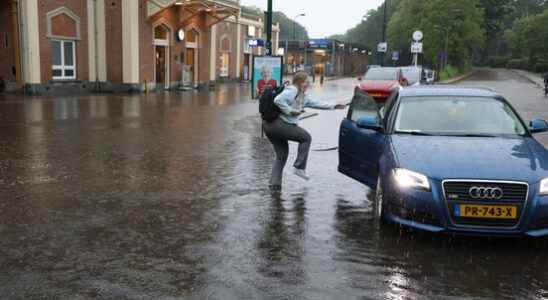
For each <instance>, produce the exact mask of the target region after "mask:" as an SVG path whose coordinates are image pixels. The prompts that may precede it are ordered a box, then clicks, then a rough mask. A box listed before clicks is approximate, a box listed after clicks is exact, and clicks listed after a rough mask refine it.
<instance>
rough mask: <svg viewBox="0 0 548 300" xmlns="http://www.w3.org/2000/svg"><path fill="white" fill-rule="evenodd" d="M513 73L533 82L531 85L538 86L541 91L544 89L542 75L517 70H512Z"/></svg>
mask: <svg viewBox="0 0 548 300" xmlns="http://www.w3.org/2000/svg"><path fill="white" fill-rule="evenodd" d="M511 71H512V72H514V73H516V74H518V75H520V76H521V77H523V78H525V79H527V80H529V81H531V83H533V84H534V85H536V86H538V87H539V88H540V89H544V79H543V78H542V76H541V75H540V74H537V73H533V72H529V71H524V70H517V69H512V70H511Z"/></svg>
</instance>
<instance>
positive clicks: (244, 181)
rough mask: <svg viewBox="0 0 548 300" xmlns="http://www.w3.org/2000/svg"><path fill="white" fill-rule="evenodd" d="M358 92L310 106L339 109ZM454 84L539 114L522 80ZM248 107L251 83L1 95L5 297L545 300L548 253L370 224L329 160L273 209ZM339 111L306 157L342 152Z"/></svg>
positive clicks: (317, 121) (316, 129)
mask: <svg viewBox="0 0 548 300" xmlns="http://www.w3.org/2000/svg"><path fill="white" fill-rule="evenodd" d="M356 83H357V81H355V80H352V79H344V80H336V81H331V82H328V83H326V85H325V86H324V87H323V88H321V87H315V88H314V91H313V93H315V94H316V95H320V96H321V97H322V98H324V99H328V100H330V101H341V102H345V101H348V100H349V98H350V96H351V93H352V88H353V86H354V85H356ZM461 84H466V85H481V86H487V87H492V88H495V89H497V90H498V91H499V92H501V93H502V94H503V95H505V96H506V97H507V98H508V99H509V100H510V101H511V102H512V103H513V104H514V105H515V106H516V108H517V109H518V110H519V111H520V112H521V113H522V114H523V116H524V118H526V119H531V118H532V117H537V116H540V117H545V118H548V109H546V107H545V104H546V102H547V101H548V100H546V99H545V98H543V96H542V93H541V91H540V90H539V89H537V88H535V87H534V86H533V85H532V84H531V83H529V82H528V81H526V80H524V79H522V78H520V77H519V76H517V75H516V74H514V73H511V72H508V71H481V72H480V73H478V74H477V75H476V76H474V77H473V78H470V80H469V81H467V82H463V83H461ZM256 111H257V103H256V102H253V101H250V100H249V89H248V87H247V86H246V85H241V86H240V85H227V86H222V87H220V88H219V89H218V90H217V91H215V92H213V93H197V92H184V93H165V94H164V93H161V94H150V95H125V96H124V95H99V96H80V97H77V98H70V97H64V98H29V99H26V100H25V101H22V99H20V98H19V97H14V96H0V136H1V139H0V195H1V197H0V236H1V239H0V270H1V271H2V272H0V299H96V298H98V299H416V298H425V299H426V298H428V299H462V298H470V299H548V268H546V267H545V265H546V263H547V262H548V258H547V256H546V251H547V250H548V243H547V242H546V240H540V241H533V240H522V239H518V240H516V239H502V240H501V239H485V238H453V237H449V236H440V235H430V234H421V233H413V232H407V231H399V230H398V229H396V228H393V227H382V228H380V227H379V226H378V225H377V224H376V222H375V221H374V219H373V216H372V213H371V204H370V202H369V200H368V194H369V192H370V191H368V190H367V189H366V188H364V187H363V186H361V185H360V184H359V183H357V182H355V181H353V180H351V179H347V178H346V177H344V176H343V175H340V174H338V173H337V171H336V169H337V163H338V158H337V152H336V151H314V152H313V153H312V154H311V157H310V164H309V166H310V169H309V172H310V174H312V175H313V178H312V180H311V181H310V182H303V181H301V180H299V179H297V178H296V177H295V176H293V175H292V174H290V172H287V173H286V176H285V186H284V192H283V193H282V195H281V196H272V195H271V194H270V193H269V191H268V189H267V182H268V177H269V173H270V167H271V164H272V159H273V151H272V149H271V146H270V144H269V143H268V142H267V140H266V139H263V138H261V132H260V123H259V118H258V115H257V113H256ZM344 114H345V112H343V111H325V112H323V111H322V112H320V115H319V116H318V117H315V118H311V119H307V120H306V121H304V122H303V124H302V125H303V126H304V127H305V128H307V129H308V130H310V132H311V134H312V136H313V138H314V142H313V146H312V148H313V149H314V150H323V149H328V148H331V147H334V146H336V145H337V140H338V136H337V135H338V125H339V122H340V120H341V119H342V118H343V117H344ZM540 139H541V140H542V141H543V142H544V143H545V145H546V144H547V143H546V142H548V139H547V138H546V136H545V135H544V136H541V137H540ZM295 150H296V149H295V147H294V146H293V147H291V157H290V160H291V159H292V158H294V155H295Z"/></svg>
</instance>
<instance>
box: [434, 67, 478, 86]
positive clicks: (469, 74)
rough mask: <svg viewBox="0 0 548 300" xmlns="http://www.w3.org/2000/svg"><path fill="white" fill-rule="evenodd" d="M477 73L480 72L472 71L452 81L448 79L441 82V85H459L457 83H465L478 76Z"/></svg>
mask: <svg viewBox="0 0 548 300" xmlns="http://www.w3.org/2000/svg"><path fill="white" fill-rule="evenodd" d="M476 72H478V70H475V69H474V70H472V71H470V72H468V73H466V74H464V75H460V76H457V77H455V78H451V79H447V80H444V81H441V82H440V83H441V84H454V83H457V82H460V81H463V80H465V79H467V78H469V77H470V76H472V75H474V74H476Z"/></svg>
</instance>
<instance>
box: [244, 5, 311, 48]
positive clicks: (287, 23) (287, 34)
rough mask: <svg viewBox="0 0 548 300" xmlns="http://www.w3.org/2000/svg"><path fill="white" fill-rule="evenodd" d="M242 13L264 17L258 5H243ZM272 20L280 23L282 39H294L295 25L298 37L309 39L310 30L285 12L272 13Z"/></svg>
mask: <svg viewBox="0 0 548 300" xmlns="http://www.w3.org/2000/svg"><path fill="white" fill-rule="evenodd" d="M242 14H246V15H251V16H255V17H256V18H260V19H264V13H263V11H261V9H260V8H259V7H256V6H242ZM272 22H274V24H275V23H279V24H280V40H293V39H294V37H293V33H294V32H293V25H295V35H296V39H304V40H306V39H308V31H307V30H306V28H305V27H304V26H302V25H301V24H299V23H298V22H294V21H293V20H292V19H290V18H289V17H287V16H286V15H285V14H284V13H283V12H279V11H276V12H274V13H273V14H272Z"/></svg>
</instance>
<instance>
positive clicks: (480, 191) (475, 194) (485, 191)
mask: <svg viewBox="0 0 548 300" xmlns="http://www.w3.org/2000/svg"><path fill="white" fill-rule="evenodd" d="M468 194H469V195H470V197H472V199H483V200H500V199H502V197H503V196H504V192H503V191H502V189H501V188H499V187H482V186H473V187H471V188H470V190H468Z"/></svg>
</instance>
